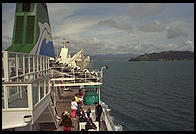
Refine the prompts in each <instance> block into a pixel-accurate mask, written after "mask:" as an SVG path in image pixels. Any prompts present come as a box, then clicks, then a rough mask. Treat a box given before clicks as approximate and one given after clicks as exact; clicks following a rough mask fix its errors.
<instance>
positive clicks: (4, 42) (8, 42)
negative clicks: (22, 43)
mask: <svg viewBox="0 0 196 134" xmlns="http://www.w3.org/2000/svg"><path fill="white" fill-rule="evenodd" d="M11 43H12V39H11V38H10V37H9V36H2V50H5V49H7V48H8V47H9V46H11Z"/></svg>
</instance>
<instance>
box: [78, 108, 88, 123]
mask: <svg viewBox="0 0 196 134" xmlns="http://www.w3.org/2000/svg"><path fill="white" fill-rule="evenodd" d="M79 121H80V122H86V121H87V118H86V116H85V113H84V111H83V110H82V113H80V116H79Z"/></svg>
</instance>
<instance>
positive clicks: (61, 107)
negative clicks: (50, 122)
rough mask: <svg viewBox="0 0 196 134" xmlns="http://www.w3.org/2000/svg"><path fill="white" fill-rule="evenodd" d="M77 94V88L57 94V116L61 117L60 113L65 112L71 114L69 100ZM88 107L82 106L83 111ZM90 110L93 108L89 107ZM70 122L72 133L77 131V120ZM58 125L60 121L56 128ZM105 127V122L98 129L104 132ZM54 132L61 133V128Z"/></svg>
mask: <svg viewBox="0 0 196 134" xmlns="http://www.w3.org/2000/svg"><path fill="white" fill-rule="evenodd" d="M77 92H78V89H77V88H72V89H71V90H70V91H62V92H61V93H59V100H58V101H57V107H56V109H57V113H58V116H61V114H62V112H64V111H65V110H66V111H68V112H69V113H71V112H70V111H71V100H72V98H73V97H74V95H75V94H76V93H77ZM88 107H89V106H85V105H84V106H83V108H84V109H87V108H88ZM90 107H91V108H94V106H90ZM71 119H72V122H73V126H74V128H72V131H78V130H79V127H78V124H79V120H78V119H77V118H75V119H74V118H71ZM59 124H60V121H59V122H58V126H59ZM106 130H107V129H106V126H105V122H104V121H101V123H100V128H99V131H106ZM56 131H63V128H62V127H59V128H57V129H56Z"/></svg>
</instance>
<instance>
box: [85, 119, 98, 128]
mask: <svg viewBox="0 0 196 134" xmlns="http://www.w3.org/2000/svg"><path fill="white" fill-rule="evenodd" d="M85 129H86V130H87V131H95V130H97V127H96V125H95V124H94V123H93V121H92V119H91V118H89V119H88V121H87V123H86V125H85Z"/></svg>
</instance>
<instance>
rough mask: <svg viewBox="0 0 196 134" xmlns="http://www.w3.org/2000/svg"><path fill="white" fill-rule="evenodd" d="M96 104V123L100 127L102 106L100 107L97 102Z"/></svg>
mask: <svg viewBox="0 0 196 134" xmlns="http://www.w3.org/2000/svg"><path fill="white" fill-rule="evenodd" d="M94 104H95V106H96V107H95V115H96V121H98V122H99V126H100V117H101V114H102V111H103V110H102V107H101V105H99V104H98V103H97V102H95V103H94Z"/></svg>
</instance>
